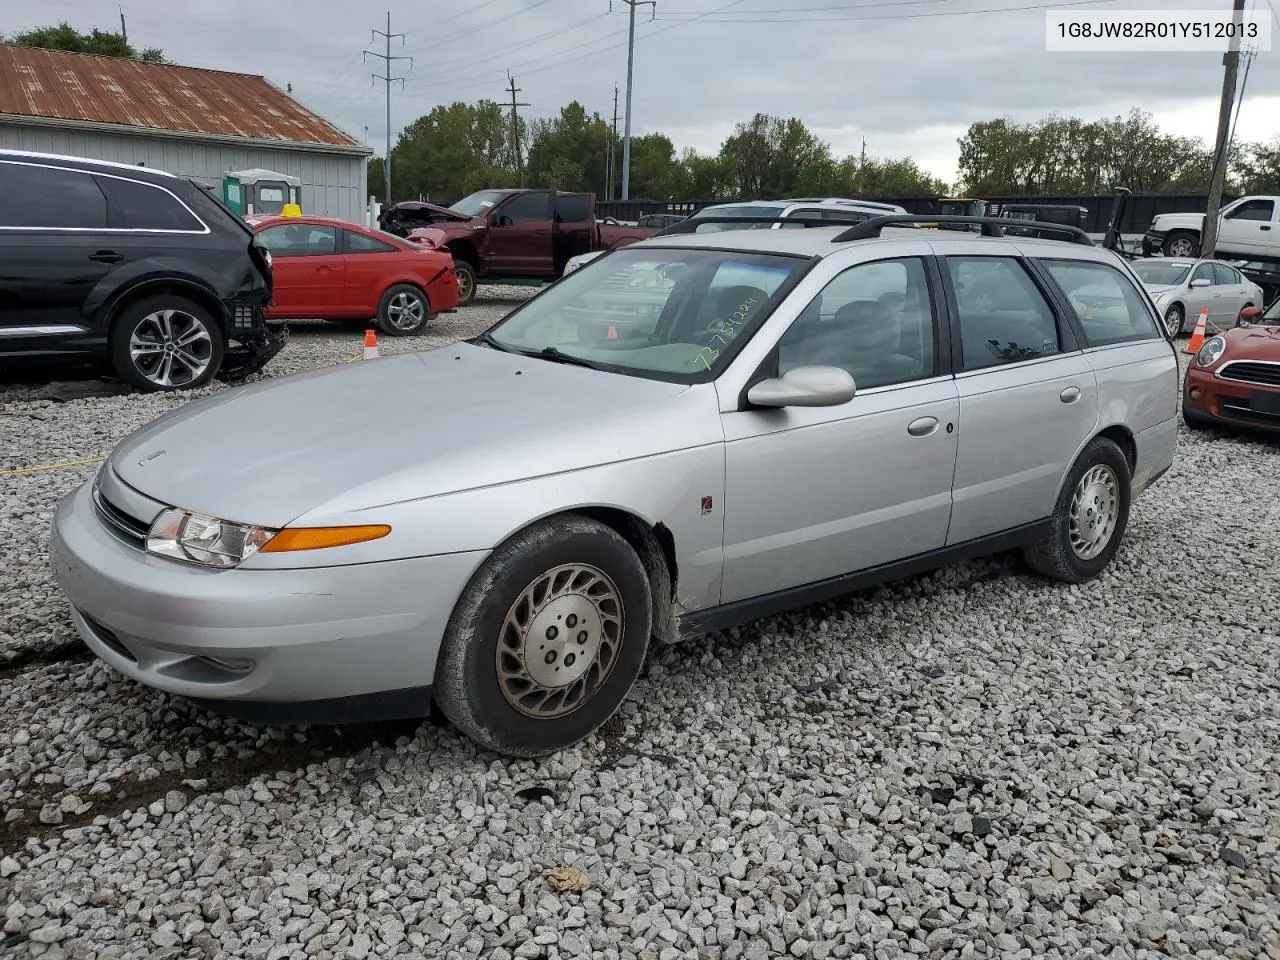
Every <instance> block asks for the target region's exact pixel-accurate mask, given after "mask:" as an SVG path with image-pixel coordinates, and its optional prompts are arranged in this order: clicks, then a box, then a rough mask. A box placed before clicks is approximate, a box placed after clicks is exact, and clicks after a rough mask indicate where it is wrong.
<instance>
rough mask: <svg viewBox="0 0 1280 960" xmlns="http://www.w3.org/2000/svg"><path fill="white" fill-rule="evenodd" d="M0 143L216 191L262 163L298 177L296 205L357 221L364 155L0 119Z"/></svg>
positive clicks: (361, 199) (364, 197) (361, 204)
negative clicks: (147, 170)
mask: <svg viewBox="0 0 1280 960" xmlns="http://www.w3.org/2000/svg"><path fill="white" fill-rule="evenodd" d="M0 148H3V149H8V150H33V151H37V152H40V153H59V154H64V155H66V156H72V157H84V158H85V159H89V160H112V161H115V162H116V163H130V164H136V163H138V162H143V163H145V164H146V165H147V166H148V167H154V168H156V169H158V170H165V171H168V172H169V173H173V174H177V175H178V176H183V177H191V178H192V179H193V180H198V181H200V182H201V183H205V184H207V185H209V186H211V187H217V188H218V193H219V196H221V193H222V177H223V175H224V174H226V173H227V172H228V171H231V170H247V169H250V168H252V167H263V168H265V169H267V170H274V171H276V172H277V173H286V174H290V175H292V176H295V177H297V178H298V179H300V180H301V181H302V209H303V211H304V212H306V213H313V214H317V215H319V216H326V217H340V218H342V219H344V220H355V221H363V219H364V209H365V204H366V202H367V200H368V197H367V195H366V189H367V178H366V174H365V169H366V165H367V163H368V161H367V159H366V158H365V157H352V156H348V155H345V154H325V153H319V152H313V151H304V150H290V149H288V148H287V147H286V148H278V149H277V148H270V147H261V148H259V147H236V146H231V145H230V144H224V143H205V142H202V141H199V140H187V139H177V138H170V137H165V136H163V135H159V136H151V135H134V134H119V133H96V132H94V133H89V132H85V131H79V130H63V129H54V128H41V127H35V126H27V125H25V124H10V123H4V122H3V121H0Z"/></svg>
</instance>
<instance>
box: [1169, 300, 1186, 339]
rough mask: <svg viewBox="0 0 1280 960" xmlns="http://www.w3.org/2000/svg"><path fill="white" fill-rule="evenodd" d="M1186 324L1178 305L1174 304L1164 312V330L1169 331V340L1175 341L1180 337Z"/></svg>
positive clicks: (1180, 307)
mask: <svg viewBox="0 0 1280 960" xmlns="http://www.w3.org/2000/svg"><path fill="white" fill-rule="evenodd" d="M1186 322H1187V317H1186V314H1185V313H1184V312H1183V309H1182V304H1180V303H1175V304H1174V305H1173V306H1171V307H1170V308H1169V309H1168V310H1166V311H1165V312H1164V328H1165V329H1166V330H1168V331H1169V339H1170V340H1176V339H1177V338H1178V337H1179V336H1180V335H1181V333H1182V328H1183V326H1184V325H1185V324H1186Z"/></svg>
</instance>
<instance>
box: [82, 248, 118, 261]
mask: <svg viewBox="0 0 1280 960" xmlns="http://www.w3.org/2000/svg"><path fill="white" fill-rule="evenodd" d="M89 259H90V260H92V261H93V262H94V263H120V262H122V261H123V260H124V254H121V253H116V252H115V251H114V250H99V251H98V252H97V253H91V254H89Z"/></svg>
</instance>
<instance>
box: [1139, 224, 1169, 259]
mask: <svg viewBox="0 0 1280 960" xmlns="http://www.w3.org/2000/svg"><path fill="white" fill-rule="evenodd" d="M1166 236H1168V234H1167V233H1166V232H1165V231H1163V230H1148V231H1147V232H1146V233H1145V234H1144V235H1143V237H1142V255H1143V256H1144V257H1154V256H1155V255H1156V254H1158V253H1160V252H1161V251H1162V250H1163V249H1164V238H1165V237H1166Z"/></svg>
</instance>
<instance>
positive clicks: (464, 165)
mask: <svg viewBox="0 0 1280 960" xmlns="http://www.w3.org/2000/svg"><path fill="white" fill-rule="evenodd" d="M510 130H511V126H510V123H509V122H508V121H507V120H506V119H505V118H504V117H503V114H502V107H501V106H499V105H498V104H496V103H494V102H493V101H491V100H481V101H480V102H479V103H475V104H468V103H462V102H461V101H458V102H454V103H451V104H449V105H447V106H446V105H443V104H442V105H440V106H438V107H436V108H435V109H433V110H432V111H431V112H430V113H429V114H427V115H426V116H423V117H419V118H418V119H417V120H415V121H414V122H413V123H411V124H409V125H408V126H407V127H405V128H404V129H403V130H402V131H401V132H400V136H399V137H398V138H397V139H396V143H395V146H394V147H392V148H391V192H392V195H393V199H396V200H416V199H418V197H420V196H422V197H428V198H430V200H431V202H432V203H441V204H448V203H452V202H453V201H454V200H458V199H460V198H461V197H464V196H466V195H467V194H468V193H472V192H474V191H476V190H480V189H483V188H484V187H513V186H515V185H516V174H515V162H514V160H515V156H514V153H513V151H512V146H511V136H510ZM375 172H376V176H375ZM369 192H370V193H371V194H373V196H375V197H377V198H378V199H379V200H380V201H382V202H384V203H385V202H386V198H385V197H384V196H383V194H384V193H386V183H385V176H384V174H383V168H382V163H381V162H380V161H377V160H375V161H372V162H370V164H369Z"/></svg>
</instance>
